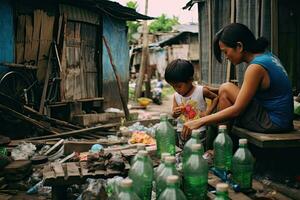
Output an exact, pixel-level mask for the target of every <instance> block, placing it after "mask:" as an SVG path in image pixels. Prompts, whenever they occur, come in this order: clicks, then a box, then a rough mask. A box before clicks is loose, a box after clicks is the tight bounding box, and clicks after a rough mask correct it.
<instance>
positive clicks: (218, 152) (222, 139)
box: [213, 125, 232, 171]
mask: <svg viewBox="0 0 300 200" xmlns="http://www.w3.org/2000/svg"><path fill="white" fill-rule="evenodd" d="M213 145H214V166H215V168H217V169H219V170H225V171H228V170H230V169H231V159H232V140H231V138H230V137H229V135H228V133H227V128H226V125H220V126H219V133H218V135H217V137H216V139H215V140H214V143H213Z"/></svg>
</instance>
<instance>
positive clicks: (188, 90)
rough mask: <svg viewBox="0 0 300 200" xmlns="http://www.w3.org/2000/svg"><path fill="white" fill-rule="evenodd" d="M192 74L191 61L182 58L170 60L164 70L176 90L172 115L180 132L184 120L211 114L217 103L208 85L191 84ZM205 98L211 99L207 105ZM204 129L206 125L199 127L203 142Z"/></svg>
mask: <svg viewBox="0 0 300 200" xmlns="http://www.w3.org/2000/svg"><path fill="white" fill-rule="evenodd" d="M193 76H194V67H193V65H192V63H190V62H189V61H187V60H183V59H177V60H174V61H172V62H171V63H170V64H169V65H168V66H167V68H166V70H165V80H166V81H167V82H168V83H169V84H170V85H171V86H172V87H173V88H174V90H175V91H176V93H175V94H174V99H173V114H172V115H173V117H174V118H178V120H177V131H178V132H181V129H182V127H183V124H184V123H185V122H187V121H189V120H194V119H198V118H201V117H204V116H206V115H209V114H211V113H212V111H213V110H214V108H215V107H216V106H217V103H218V96H217V95H216V94H215V93H214V92H212V91H210V90H209V89H208V87H205V86H201V85H194V84H193V80H194V79H193ZM206 98H208V99H211V100H212V102H211V104H210V105H209V106H207V104H206V101H205V99H206ZM205 130H206V127H201V128H200V131H201V132H203V133H202V134H201V135H202V139H201V140H202V142H203V143H205V138H206V134H205ZM179 135H180V134H179ZM203 137H204V138H203ZM179 138H180V137H179Z"/></svg>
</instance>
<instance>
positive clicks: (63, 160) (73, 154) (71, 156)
mask: <svg viewBox="0 0 300 200" xmlns="http://www.w3.org/2000/svg"><path fill="white" fill-rule="evenodd" d="M75 155H76V153H75V152H73V153H71V154H70V155H68V156H66V157H65V158H64V159H62V160H61V161H59V163H64V162H66V161H67V160H69V159H71V158H73V157H74V156H75Z"/></svg>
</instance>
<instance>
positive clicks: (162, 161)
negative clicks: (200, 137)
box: [154, 153, 170, 181]
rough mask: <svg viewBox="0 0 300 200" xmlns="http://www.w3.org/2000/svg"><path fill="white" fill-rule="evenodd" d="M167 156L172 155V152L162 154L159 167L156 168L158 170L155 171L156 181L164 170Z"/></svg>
mask: <svg viewBox="0 0 300 200" xmlns="http://www.w3.org/2000/svg"><path fill="white" fill-rule="evenodd" d="M167 156H170V154H169V153H162V154H161V160H160V164H159V165H158V167H157V168H156V170H155V172H154V179H155V181H156V180H157V178H158V176H159V175H160V173H161V172H162V170H163V169H164V168H165V158H166V157H167Z"/></svg>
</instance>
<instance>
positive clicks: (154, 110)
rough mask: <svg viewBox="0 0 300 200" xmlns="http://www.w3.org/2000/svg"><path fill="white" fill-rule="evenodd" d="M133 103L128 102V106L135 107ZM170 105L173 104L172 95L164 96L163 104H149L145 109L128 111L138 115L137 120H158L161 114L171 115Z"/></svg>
mask: <svg viewBox="0 0 300 200" xmlns="http://www.w3.org/2000/svg"><path fill="white" fill-rule="evenodd" d="M135 104H136V103H135V102H129V107H130V105H135ZM172 104H173V94H168V95H166V96H164V98H163V102H162V104H161V105H157V104H154V103H151V104H150V105H148V106H147V107H146V109H130V110H129V111H130V113H138V114H139V119H153V118H154V119H155V118H159V115H160V114H161V113H168V114H171V113H172Z"/></svg>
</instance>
